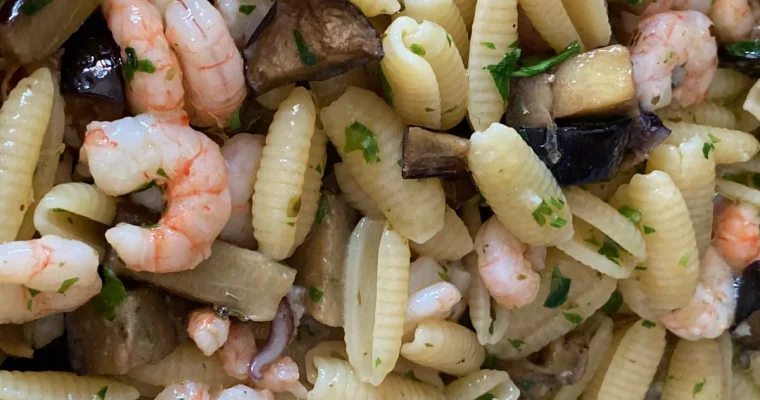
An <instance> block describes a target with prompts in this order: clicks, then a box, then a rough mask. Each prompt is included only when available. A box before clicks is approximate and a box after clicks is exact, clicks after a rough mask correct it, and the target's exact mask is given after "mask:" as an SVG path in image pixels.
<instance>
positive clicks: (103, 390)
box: [97, 386, 108, 400]
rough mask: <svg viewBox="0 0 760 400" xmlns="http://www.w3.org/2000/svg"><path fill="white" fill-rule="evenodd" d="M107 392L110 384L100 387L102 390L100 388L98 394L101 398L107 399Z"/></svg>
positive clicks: (102, 399)
mask: <svg viewBox="0 0 760 400" xmlns="http://www.w3.org/2000/svg"><path fill="white" fill-rule="evenodd" d="M106 393H108V386H103V387H102V388H100V390H98V393H97V396H98V398H99V399H100V400H105V398H106Z"/></svg>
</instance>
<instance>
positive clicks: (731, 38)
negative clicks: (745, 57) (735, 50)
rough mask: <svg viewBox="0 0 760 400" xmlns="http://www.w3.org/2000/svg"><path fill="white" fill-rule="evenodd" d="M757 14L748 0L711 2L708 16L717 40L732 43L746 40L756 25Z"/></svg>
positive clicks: (756, 8) (715, 0) (758, 10)
mask: <svg viewBox="0 0 760 400" xmlns="http://www.w3.org/2000/svg"><path fill="white" fill-rule="evenodd" d="M753 6H754V7H753ZM758 12H760V9H758V7H757V5H756V4H752V5H751V4H750V1H749V0H713V5H712V7H711V8H710V13H709V14H708V15H709V16H710V19H711V20H712V22H713V23H714V24H715V33H716V34H717V35H718V39H719V40H720V41H721V42H723V43H733V42H738V41H741V40H746V38H747V36H749V34H750V32H751V31H752V28H753V27H754V26H755V24H756V23H757V20H758V17H759V15H758Z"/></svg>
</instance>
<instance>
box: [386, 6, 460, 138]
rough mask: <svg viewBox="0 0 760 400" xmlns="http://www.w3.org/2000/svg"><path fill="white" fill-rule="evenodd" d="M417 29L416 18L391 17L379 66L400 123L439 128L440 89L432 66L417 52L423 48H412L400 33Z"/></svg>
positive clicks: (419, 27)
mask: <svg viewBox="0 0 760 400" xmlns="http://www.w3.org/2000/svg"><path fill="white" fill-rule="evenodd" d="M419 29H421V26H420V25H419V24H417V21H415V20H414V19H412V18H409V17H400V18H398V19H396V20H395V21H393V23H391V26H389V27H388V29H387V30H386V31H385V38H384V39H383V51H384V52H385V56H384V57H383V59H382V61H380V67H381V68H382V70H383V74H384V75H385V79H386V80H387V82H388V85H390V89H391V92H392V100H391V103H392V105H393V109H394V110H395V111H396V113H397V114H398V115H399V116H400V117H401V119H402V120H403V121H404V123H405V124H407V125H416V126H424V127H427V128H431V129H440V127H441V92H440V91H439V90H438V81H437V80H436V77H435V72H434V71H433V67H431V66H430V64H429V63H428V62H427V61H425V59H424V58H423V57H422V56H421V55H420V54H419V53H421V52H422V51H424V50H420V49H417V48H415V49H414V50H417V51H416V52H415V51H413V50H412V49H411V48H410V47H407V45H406V44H405V41H404V36H407V35H410V34H413V33H416V32H417V31H418V30H419ZM442 39H443V40H445V38H442ZM428 110H432V111H428Z"/></svg>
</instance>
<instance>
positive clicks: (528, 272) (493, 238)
mask: <svg viewBox="0 0 760 400" xmlns="http://www.w3.org/2000/svg"><path fill="white" fill-rule="evenodd" d="M475 252H476V253H477V254H478V271H479V272H480V276H481V277H482V278H483V283H484V284H485V286H486V289H488V292H489V293H490V294H491V296H493V298H494V299H495V300H496V301H497V302H498V303H499V304H501V305H503V306H504V307H506V308H509V309H512V308H520V307H522V306H524V305H526V304H529V303H531V302H532V301H533V300H535V298H536V295H537V294H538V286H539V284H540V283H541V276H540V275H539V274H538V273H537V272H535V271H534V269H535V270H538V271H540V270H542V269H543V268H544V262H545V260H546V249H545V248H543V247H530V246H528V245H526V244H524V243H522V242H520V241H519V240H517V238H515V237H514V235H512V233H510V232H509V231H508V230H507V228H505V227H504V225H502V224H501V222H499V220H498V219H496V218H494V217H491V219H489V220H488V221H486V222H485V223H484V224H483V226H481V227H480V230H479V231H478V233H477V235H476V236H475Z"/></svg>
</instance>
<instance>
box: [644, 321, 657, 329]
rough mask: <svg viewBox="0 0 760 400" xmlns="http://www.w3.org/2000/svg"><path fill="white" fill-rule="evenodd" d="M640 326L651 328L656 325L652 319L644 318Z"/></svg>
mask: <svg viewBox="0 0 760 400" xmlns="http://www.w3.org/2000/svg"><path fill="white" fill-rule="evenodd" d="M641 326H643V327H644V328H647V329H652V328H654V327H655V326H657V324H655V323H654V322H652V321H650V320H648V319H645V320H643V321H641Z"/></svg>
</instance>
